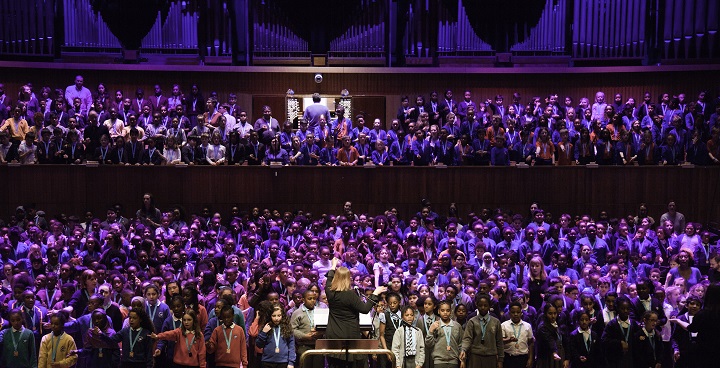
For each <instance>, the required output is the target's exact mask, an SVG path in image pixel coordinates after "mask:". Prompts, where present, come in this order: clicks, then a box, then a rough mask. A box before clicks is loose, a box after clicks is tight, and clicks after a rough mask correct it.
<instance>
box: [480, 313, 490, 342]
mask: <svg viewBox="0 0 720 368" xmlns="http://www.w3.org/2000/svg"><path fill="white" fill-rule="evenodd" d="M486 318H487V316H485V317H483V318H480V322H481V324H480V331H482V335H480V342H481V343H482V342H484V341H485V330H486V329H487V325H488V321H487V319H486Z"/></svg>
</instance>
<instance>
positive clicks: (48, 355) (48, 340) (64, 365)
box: [38, 312, 77, 368]
mask: <svg viewBox="0 0 720 368" xmlns="http://www.w3.org/2000/svg"><path fill="white" fill-rule="evenodd" d="M65 320H66V317H65V313H63V312H59V313H56V314H54V315H53V316H52V318H51V319H50V330H51V331H52V332H50V333H49V334H47V335H45V336H43V337H42V341H41V342H40V356H39V357H38V368H68V367H72V366H73V365H75V363H76V362H77V356H74V355H71V354H70V352H71V351H73V350H75V349H76V347H75V340H73V338H72V336H70V335H68V334H66V333H65V331H64V328H65Z"/></svg>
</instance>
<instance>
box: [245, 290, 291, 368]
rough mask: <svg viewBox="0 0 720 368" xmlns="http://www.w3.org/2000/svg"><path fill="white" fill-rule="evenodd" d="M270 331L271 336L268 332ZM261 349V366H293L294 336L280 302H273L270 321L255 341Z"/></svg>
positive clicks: (289, 367) (283, 367) (268, 367)
mask: <svg viewBox="0 0 720 368" xmlns="http://www.w3.org/2000/svg"><path fill="white" fill-rule="evenodd" d="M270 333H272V338H270V336H269V334H270ZM255 344H256V345H257V347H259V348H262V349H263V355H262V360H261V362H262V367H263V368H286V367H287V368H293V366H294V364H295V337H294V336H293V333H292V330H291V329H290V319H289V318H288V316H287V314H286V313H285V309H284V308H283V307H282V305H280V304H277V303H276V304H274V305H273V309H272V314H271V315H270V322H269V323H266V324H265V327H263V329H262V331H260V334H259V335H258V339H257V341H256V342H255Z"/></svg>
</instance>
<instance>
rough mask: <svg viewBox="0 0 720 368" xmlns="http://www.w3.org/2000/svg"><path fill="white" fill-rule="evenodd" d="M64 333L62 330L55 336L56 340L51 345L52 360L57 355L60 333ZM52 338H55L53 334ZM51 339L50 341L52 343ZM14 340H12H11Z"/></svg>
mask: <svg viewBox="0 0 720 368" xmlns="http://www.w3.org/2000/svg"><path fill="white" fill-rule="evenodd" d="M64 334H65V333H64V332H63V333H62V334H60V336H58V337H57V341H55V344H53V345H52V361H53V362H55V357H56V356H57V351H58V346H60V338H62V335H64ZM51 339H52V340H55V336H53V337H51ZM52 340H51V343H52ZM13 342H14V341H13Z"/></svg>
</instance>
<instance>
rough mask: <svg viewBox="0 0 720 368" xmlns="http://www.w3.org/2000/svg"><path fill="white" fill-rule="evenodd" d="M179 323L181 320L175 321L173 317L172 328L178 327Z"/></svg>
mask: <svg viewBox="0 0 720 368" xmlns="http://www.w3.org/2000/svg"><path fill="white" fill-rule="evenodd" d="M175 323H177V324H175ZM181 323H182V321H180V320H177V321H175V319H173V321H172V324H173V328H178V327H180V324H181Z"/></svg>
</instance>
